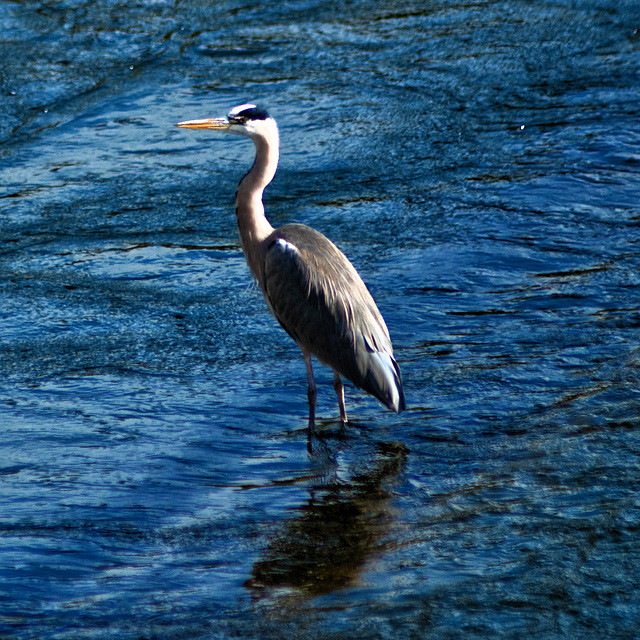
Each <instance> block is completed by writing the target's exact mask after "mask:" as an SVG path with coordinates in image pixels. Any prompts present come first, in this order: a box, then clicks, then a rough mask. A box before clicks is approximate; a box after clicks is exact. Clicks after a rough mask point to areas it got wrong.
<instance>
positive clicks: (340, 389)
mask: <svg viewBox="0 0 640 640" xmlns="http://www.w3.org/2000/svg"><path fill="white" fill-rule="evenodd" d="M333 376H334V377H333V388H334V389H335V390H336V395H337V396H338V405H339V406H340V420H342V423H343V424H346V423H347V410H346V409H345V407H344V385H343V384H342V380H341V379H340V374H339V373H338V372H337V371H334V372H333Z"/></svg>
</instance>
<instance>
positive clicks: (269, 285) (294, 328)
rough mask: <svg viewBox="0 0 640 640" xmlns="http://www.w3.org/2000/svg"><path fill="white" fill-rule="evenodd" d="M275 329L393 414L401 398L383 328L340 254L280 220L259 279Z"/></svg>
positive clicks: (315, 236)
mask: <svg viewBox="0 0 640 640" xmlns="http://www.w3.org/2000/svg"><path fill="white" fill-rule="evenodd" d="M261 285H262V288H263V291H264V294H265V298H266V300H267V304H268V305H269V308H270V310H271V311H272V313H273V314H274V315H275V317H276V318H277V319H278V322H280V324H281V325H282V327H283V328H284V329H285V330H286V331H287V332H288V333H289V334H290V335H291V337H292V338H293V339H294V340H295V341H296V342H297V343H298V344H299V345H300V347H301V348H302V349H304V350H306V351H309V352H311V353H313V354H314V355H315V356H316V357H317V358H318V360H320V361H321V362H322V363H324V364H326V365H328V366H330V367H331V368H333V369H334V370H335V371H337V372H338V373H339V374H341V375H342V376H344V377H345V378H347V379H348V380H351V382H353V384H355V385H356V386H357V387H359V388H362V389H364V390H365V391H367V392H369V393H371V394H372V395H374V396H375V397H376V398H378V399H379V400H380V401H381V402H383V403H384V404H385V405H387V406H388V407H390V408H392V409H394V410H396V411H401V410H402V409H403V408H404V397H403V393H402V383H401V381H400V372H399V369H398V365H397V364H396V362H395V360H394V358H393V348H392V346H391V340H390V338H389V332H388V330H387V327H386V325H385V322H384V320H383V319H382V316H381V314H380V312H379V311H378V308H377V307H376V304H375V302H374V301H373V298H372V297H371V294H370V293H369V291H368V290H367V288H366V286H365V284H364V283H363V282H362V279H361V278H360V276H359V275H358V273H357V271H356V270H355V268H354V267H353V265H352V264H351V263H350V262H349V260H347V258H346V257H345V255H344V254H343V253H342V252H341V251H340V250H339V249H338V248H337V247H336V246H335V245H334V244H333V243H332V242H331V241H330V240H328V239H327V238H325V237H324V236H323V235H322V234H321V233H318V232H317V231H315V230H314V229H311V228H310V227H306V226H305V225H298V224H292V225H285V226H284V227H280V228H279V229H276V230H275V231H274V232H273V233H272V234H271V236H269V238H268V239H267V241H266V251H265V261H264V269H263V274H262V282H261Z"/></svg>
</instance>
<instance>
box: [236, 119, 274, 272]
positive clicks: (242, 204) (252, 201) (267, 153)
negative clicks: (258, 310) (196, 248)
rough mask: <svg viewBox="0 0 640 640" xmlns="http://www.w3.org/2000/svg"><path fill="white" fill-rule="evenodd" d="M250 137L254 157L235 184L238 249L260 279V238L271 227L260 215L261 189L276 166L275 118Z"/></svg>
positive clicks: (268, 232)
mask: <svg viewBox="0 0 640 640" xmlns="http://www.w3.org/2000/svg"><path fill="white" fill-rule="evenodd" d="M252 139H253V141H254V143H255V145H256V158H255V160H254V162H253V166H252V167H251V169H250V170H249V172H248V173H247V174H246V175H245V176H244V178H242V180H241V181H240V184H239V185H238V192H237V193H236V216H237V219H238V229H239V231H240V241H241V243H242V250H243V251H244V255H245V257H246V259H247V263H248V264H249V268H250V269H251V271H252V273H253V275H254V276H255V277H256V278H257V279H258V280H260V279H261V278H260V275H261V274H260V271H261V264H262V261H263V252H264V250H263V247H262V241H263V240H265V238H267V236H269V234H270V233H271V232H272V231H273V227H272V226H271V225H270V224H269V221H268V220H267V218H266V217H265V215H264V206H263V204H262V193H263V191H264V189H265V187H266V186H267V185H268V184H269V183H270V182H271V180H273V176H274V175H275V173H276V169H277V167H278V153H279V140H278V129H277V128H276V126H275V122H274V123H273V126H269V127H265V131H264V135H262V133H261V134H260V135H255V136H252Z"/></svg>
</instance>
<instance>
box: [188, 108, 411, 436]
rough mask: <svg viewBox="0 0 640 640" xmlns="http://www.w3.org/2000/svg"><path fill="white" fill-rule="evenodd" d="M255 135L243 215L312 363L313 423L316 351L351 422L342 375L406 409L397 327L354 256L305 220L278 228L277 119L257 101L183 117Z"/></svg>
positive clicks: (244, 233) (268, 289) (255, 268)
mask: <svg viewBox="0 0 640 640" xmlns="http://www.w3.org/2000/svg"><path fill="white" fill-rule="evenodd" d="M178 126H181V127H186V128H193V129H218V130H225V131H229V132H231V133H238V134H240V135H245V136H247V137H249V138H251V139H252V140H253V141H254V143H255V145H256V158H255V161H254V164H253V166H252V168H251V170H250V171H249V172H248V173H247V174H246V175H245V176H244V178H243V179H242V180H241V181H240V184H239V186H238V192H237V195H236V215H237V219H238V229H239V231H240V241H241V244H242V249H243V251H244V254H245V257H246V259H247V263H248V265H249V268H250V269H251V272H252V273H253V275H254V277H255V278H256V280H257V281H258V283H259V285H260V287H261V289H262V292H263V293H264V297H265V300H266V302H267V305H268V307H269V310H270V311H271V313H272V314H273V315H274V316H275V317H276V319H277V320H278V322H279V323H280V325H281V326H282V327H283V328H284V329H285V331H286V332H287V333H288V334H289V335H290V336H291V337H292V338H293V339H294V340H295V341H296V342H297V344H298V346H299V347H300V349H301V350H302V353H303V355H304V358H305V362H306V365H307V377H308V382H309V394H308V395H309V426H310V427H311V428H313V426H314V419H315V404H316V387H315V382H314V378H313V371H312V368H311V355H314V356H315V357H316V358H317V359H318V360H319V361H320V362H321V363H323V364H325V365H327V366H329V367H331V368H332V369H333V371H334V375H335V383H334V387H335V389H336V393H337V395H338V401H339V405H340V416H341V419H342V421H343V422H346V421H347V416H346V411H345V407H344V391H343V387H342V382H341V379H340V376H343V377H345V378H347V379H348V380H350V381H351V382H352V383H353V384H354V385H355V386H356V387H358V388H361V389H364V390H365V391H366V392H367V393H370V394H371V395H373V396H375V397H376V398H377V399H378V400H380V402H382V403H383V404H385V405H386V406H387V407H389V408H390V409H393V410H394V411H397V412H400V411H402V410H403V409H404V408H405V401H404V393H403V389H402V382H401V379H400V370H399V368H398V365H397V363H396V361H395V359H394V358H393V347H392V345H391V339H390V337H389V331H388V330H387V326H386V324H385V322H384V320H383V318H382V315H381V314H380V312H379V311H378V308H377V306H376V304H375V302H374V300H373V298H372V297H371V294H370V293H369V291H368V289H367V287H366V286H365V284H364V282H362V279H361V278H360V276H359V275H358V272H357V271H356V270H355V268H354V267H353V265H352V264H351V262H349V260H348V259H347V257H346V256H345V255H344V254H343V253H342V252H341V251H340V250H339V249H338V248H337V247H336V246H335V245H334V244H333V243H332V242H331V241H330V240H329V239H327V238H326V237H325V236H323V235H322V234H321V233H319V232H318V231H315V230H314V229H312V228H311V227H308V226H306V225H303V224H287V225H284V226H282V227H279V228H278V229H274V228H273V227H272V226H271V224H270V223H269V221H268V220H267V218H266V217H265V215H264V207H263V204H262V193H263V191H264V189H265V187H266V186H267V185H268V184H269V183H270V182H271V180H272V179H273V176H274V175H275V171H276V168H277V165H278V153H279V151H278V147H279V138H278V129H277V126H276V123H275V121H274V120H273V119H272V118H271V117H269V115H268V114H267V113H266V111H264V110H263V109H260V108H258V107H256V106H255V105H248V104H247V105H241V106H239V107H236V108H234V109H233V110H232V111H231V112H230V113H229V116H228V117H227V118H210V119H206V120H191V121H187V122H181V123H180V124H179V125H178Z"/></svg>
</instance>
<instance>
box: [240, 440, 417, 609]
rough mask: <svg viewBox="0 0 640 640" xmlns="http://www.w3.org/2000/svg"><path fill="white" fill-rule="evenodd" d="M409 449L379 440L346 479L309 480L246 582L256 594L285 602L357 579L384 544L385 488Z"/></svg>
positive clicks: (389, 514)
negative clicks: (366, 463) (363, 465)
mask: <svg viewBox="0 0 640 640" xmlns="http://www.w3.org/2000/svg"><path fill="white" fill-rule="evenodd" d="M407 454H408V450H407V449H406V447H405V446H404V445H402V444H399V443H378V444H377V445H376V451H375V454H374V455H373V456H372V460H371V465H370V467H369V468H367V469H366V470H362V469H360V468H358V469H357V470H356V471H355V473H354V474H353V476H352V477H350V478H349V481H348V482H344V481H341V480H340V479H336V478H334V479H332V480H331V481H329V482H328V483H327V484H325V485H322V486H318V485H316V486H313V487H311V488H310V491H309V494H310V495H309V499H308V500H307V502H306V503H305V504H303V505H301V506H300V507H298V508H296V509H295V515H294V517H293V518H292V519H291V520H289V521H288V522H287V523H286V524H285V525H284V527H283V529H282V531H281V532H280V533H279V534H278V535H277V536H276V537H275V539H274V540H273V541H272V542H271V543H270V545H269V546H268V548H267V549H265V551H264V554H263V557H262V559H261V560H259V561H258V562H256V563H255V564H254V566H253V571H252V577H251V578H250V579H249V580H247V582H246V583H245V587H246V588H247V589H249V590H250V591H251V592H252V595H253V598H254V600H256V601H257V600H262V599H265V598H266V599H270V598H273V597H276V598H277V599H278V602H279V605H280V606H282V605H285V606H286V607H287V608H289V607H291V606H292V605H295V604H296V603H298V602H300V601H304V600H306V599H307V598H309V597H315V596H320V595H325V594H329V593H331V592H333V591H336V590H338V589H342V588H345V587H348V586H350V585H353V584H354V583H356V582H357V580H358V578H359V576H360V575H361V573H362V571H363V569H364V567H365V565H366V563H367V561H369V560H371V559H372V558H374V557H376V556H377V555H379V554H381V553H382V552H383V550H384V544H383V539H384V534H385V531H386V530H387V529H388V527H389V524H390V523H391V522H392V520H393V514H392V509H391V506H390V502H391V500H392V493H391V492H390V490H389V489H388V485H389V483H390V482H393V481H394V479H396V478H397V477H398V476H399V475H400V474H401V473H402V470H403V467H404V464H405V461H406V457H407Z"/></svg>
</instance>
